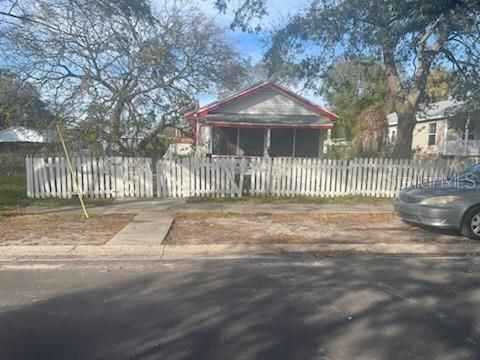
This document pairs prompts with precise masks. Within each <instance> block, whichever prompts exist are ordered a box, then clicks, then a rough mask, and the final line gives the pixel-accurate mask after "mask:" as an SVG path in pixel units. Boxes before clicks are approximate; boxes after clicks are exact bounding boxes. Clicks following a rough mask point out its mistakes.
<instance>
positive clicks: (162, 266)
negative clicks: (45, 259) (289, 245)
mask: <svg viewBox="0 0 480 360" xmlns="http://www.w3.org/2000/svg"><path fill="white" fill-rule="evenodd" d="M479 268H480V258H418V257H416V258H412V257H410V258H405V257H381V258H380V257H351V256H350V257H346V256H344V257H335V258H318V259H316V258H314V257H308V256H307V257H301V258H300V257H285V258H282V259H278V260H271V261H267V260H258V259H250V260H245V259H244V260H228V261H226V260H222V261H219V260H216V261H213V260H209V261H206V260H205V261H196V262H192V261H177V262H158V261H157V262H108V263H106V262H103V263H102V262H91V263H40V264H33V263H16V264H13V263H0V284H1V287H0V359H116V358H133V359H137V358H138V359H149V358H151V359H188V358H191V359H249V360H250V359H355V358H357V359H434V358H435V359H462V358H480V322H479V321H480V272H479Z"/></svg>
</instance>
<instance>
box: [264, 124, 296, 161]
mask: <svg viewBox="0 0 480 360" xmlns="http://www.w3.org/2000/svg"><path fill="white" fill-rule="evenodd" d="M270 155H271V156H292V155H293V129H272V131H271V135H270Z"/></svg>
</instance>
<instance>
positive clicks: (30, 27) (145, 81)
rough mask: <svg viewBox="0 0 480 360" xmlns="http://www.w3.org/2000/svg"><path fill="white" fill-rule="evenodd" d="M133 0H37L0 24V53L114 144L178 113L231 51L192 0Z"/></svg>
mask: <svg viewBox="0 0 480 360" xmlns="http://www.w3.org/2000/svg"><path fill="white" fill-rule="evenodd" d="M129 3H130V2H127V1H125V2H114V1H106V0H44V1H43V2H39V1H35V2H32V3H31V4H30V7H27V8H28V10H29V11H30V13H32V14H35V15H34V19H35V21H34V22H31V21H24V20H19V21H17V22H15V23H14V24H10V25H9V26H7V27H6V28H4V29H3V33H2V34H1V35H2V39H3V41H2V44H1V46H2V47H3V49H2V51H3V54H4V57H5V62H6V63H7V64H9V66H10V67H12V68H15V69H16V70H17V71H18V72H21V73H24V74H26V76H27V77H28V78H29V79H30V80H32V81H34V82H35V83H36V84H38V86H39V87H40V89H41V90H42V93H43V94H44V95H45V96H47V97H48V98H49V99H50V100H51V102H52V104H54V105H55V107H56V110H57V112H58V113H61V114H62V115H63V116H64V118H65V119H68V120H69V121H71V122H72V123H76V124H79V123H83V124H84V127H85V123H86V124H87V127H89V128H94V129H95V132H96V133H97V134H98V135H99V140H100V141H103V142H104V143H105V144H107V145H108V146H109V150H111V151H116V152H120V153H126V152H130V151H132V150H133V149H138V146H139V145H138V144H140V146H145V144H147V143H148V139H149V138H151V137H154V136H156V135H157V134H158V133H159V132H160V131H161V130H162V129H163V128H164V127H165V126H168V125H170V126H171V125H174V124H175V123H177V121H178V119H179V118H180V115H181V114H182V113H183V112H185V111H186V110H188V109H191V108H192V107H193V106H194V101H193V98H194V95H195V94H196V93H197V92H198V91H205V90H209V89H210V90H213V89H214V86H215V84H217V83H219V82H222V81H223V80H224V79H223V76H224V73H225V69H226V68H231V67H232V66H233V64H234V63H235V62H236V58H237V56H236V54H235V52H234V50H233V49H232V47H231V46H230V44H229V43H228V42H227V41H226V40H225V38H224V36H223V31H222V29H221V28H219V27H218V26H217V25H216V24H215V23H214V21H213V20H211V19H208V18H206V17H205V15H203V14H201V13H200V12H198V10H196V9H192V8H189V7H187V6H184V5H183V4H180V5H178V4H173V5H165V6H164V7H163V8H161V9H159V12H158V14H153V15H152V14H151V12H150V11H149V10H146V6H147V5H145V3H142V2H139V3H136V2H132V3H134V4H137V8H132V7H131V6H129V5H128V4H129ZM138 4H140V5H138ZM148 9H149V8H148ZM25 13H27V12H26V11H25ZM30 18H33V16H30Z"/></svg>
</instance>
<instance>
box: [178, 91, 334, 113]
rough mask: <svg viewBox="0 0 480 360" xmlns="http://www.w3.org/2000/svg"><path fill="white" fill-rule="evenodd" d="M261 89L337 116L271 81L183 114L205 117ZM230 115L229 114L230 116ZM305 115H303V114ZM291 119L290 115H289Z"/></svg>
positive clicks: (312, 109) (313, 109)
mask: <svg viewBox="0 0 480 360" xmlns="http://www.w3.org/2000/svg"><path fill="white" fill-rule="evenodd" d="M263 89H272V90H274V91H276V92H277V93H280V94H281V95H283V96H285V97H287V98H289V99H291V100H293V101H295V102H296V103H297V104H299V105H301V106H303V107H304V108H306V109H308V110H310V112H311V113H312V114H313V115H315V114H317V116H321V117H322V118H327V119H328V120H330V121H335V120H337V118H338V116H337V115H335V114H334V113H332V112H330V111H328V110H326V109H324V108H322V107H321V106H319V105H317V104H314V103H313V102H311V101H309V100H307V99H305V98H304V97H303V96H300V95H297V94H295V93H294V92H293V91H291V90H289V89H287V88H284V87H283V86H280V85H278V84H276V83H274V82H272V81H266V82H262V83H259V84H256V85H254V86H251V87H249V88H248V89H245V90H242V91H238V92H236V93H234V94H232V95H230V96H227V97H225V98H223V99H221V100H218V101H215V102H213V103H210V104H208V105H206V106H203V107H201V108H200V109H198V110H196V111H192V112H190V113H188V114H186V115H185V118H186V119H187V120H193V119H195V118H197V117H200V118H206V117H207V116H209V117H210V116H211V115H213V114H211V113H212V112H214V111H218V110H220V109H222V108H225V107H226V106H227V105H231V104H233V103H238V102H239V101H240V100H242V99H245V98H246V97H249V96H252V95H254V94H257V93H258V92H259V91H261V90H263ZM230 115H231V116H230ZM233 115H239V114H229V120H230V119H231V118H232V116H233ZM267 115H273V114H267ZM263 116H265V114H258V116H257V117H255V118H254V117H252V116H250V121H255V122H259V121H260V120H261V118H262V117H263ZM303 116H305V115H303ZM290 119H291V117H290Z"/></svg>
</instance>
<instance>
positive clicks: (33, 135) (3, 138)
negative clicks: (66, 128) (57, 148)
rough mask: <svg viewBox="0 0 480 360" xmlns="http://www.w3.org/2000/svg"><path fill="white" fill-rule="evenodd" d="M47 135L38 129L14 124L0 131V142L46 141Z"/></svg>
mask: <svg viewBox="0 0 480 360" xmlns="http://www.w3.org/2000/svg"><path fill="white" fill-rule="evenodd" d="M46 142H49V139H47V136H46V135H45V134H43V133H41V132H40V131H38V130H34V129H29V128H25V127H23V126H14V127H10V128H8V129H4V130H1V131H0V143H46Z"/></svg>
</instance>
